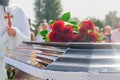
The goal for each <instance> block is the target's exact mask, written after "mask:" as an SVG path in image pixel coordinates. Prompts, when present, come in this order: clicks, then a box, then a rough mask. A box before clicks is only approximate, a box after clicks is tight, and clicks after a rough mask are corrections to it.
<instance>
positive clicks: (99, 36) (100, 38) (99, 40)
mask: <svg viewBox="0 0 120 80" xmlns="http://www.w3.org/2000/svg"><path fill="white" fill-rule="evenodd" d="M94 33H95V34H96V35H97V36H98V42H101V41H102V40H103V38H102V36H101V35H100V34H99V33H98V32H94Z"/></svg>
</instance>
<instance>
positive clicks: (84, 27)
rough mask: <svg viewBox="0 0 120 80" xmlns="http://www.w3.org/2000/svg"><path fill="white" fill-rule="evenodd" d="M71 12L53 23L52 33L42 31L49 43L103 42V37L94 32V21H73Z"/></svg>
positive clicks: (51, 23)
mask: <svg viewBox="0 0 120 80" xmlns="http://www.w3.org/2000/svg"><path fill="white" fill-rule="evenodd" d="M70 16H71V15H70V12H67V13H65V14H64V15H63V16H62V17H61V19H60V20H57V21H51V22H50V23H49V24H50V25H51V31H50V32H48V31H45V30H44V31H41V32H40V34H41V35H42V36H43V37H44V38H45V40H46V41H47V42H101V41H102V37H101V36H100V34H99V33H97V32H95V31H94V23H93V22H92V20H83V21H81V22H76V21H71V20H70Z"/></svg>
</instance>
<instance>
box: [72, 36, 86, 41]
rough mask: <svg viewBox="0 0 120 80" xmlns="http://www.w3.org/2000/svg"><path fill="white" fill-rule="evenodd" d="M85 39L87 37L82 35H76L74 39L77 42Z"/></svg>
mask: <svg viewBox="0 0 120 80" xmlns="http://www.w3.org/2000/svg"><path fill="white" fill-rule="evenodd" d="M84 39H85V37H84V36H81V35H75V39H74V41H75V42H83V41H85V40H84Z"/></svg>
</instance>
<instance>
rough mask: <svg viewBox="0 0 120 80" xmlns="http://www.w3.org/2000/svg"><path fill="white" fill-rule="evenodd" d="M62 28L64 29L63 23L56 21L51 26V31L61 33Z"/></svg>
mask: <svg viewBox="0 0 120 80" xmlns="http://www.w3.org/2000/svg"><path fill="white" fill-rule="evenodd" d="M63 27H64V22H63V21H62V20H58V21H56V22H55V23H54V24H53V26H52V30H53V31H56V32H58V31H61V30H62V29H63Z"/></svg>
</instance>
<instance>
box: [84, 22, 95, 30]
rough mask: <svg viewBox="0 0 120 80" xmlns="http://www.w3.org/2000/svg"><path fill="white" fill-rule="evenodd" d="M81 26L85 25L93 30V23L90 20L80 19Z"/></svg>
mask: <svg viewBox="0 0 120 80" xmlns="http://www.w3.org/2000/svg"><path fill="white" fill-rule="evenodd" d="M82 27H86V28H87V29H88V30H94V23H93V22H92V20H85V21H82Z"/></svg>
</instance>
